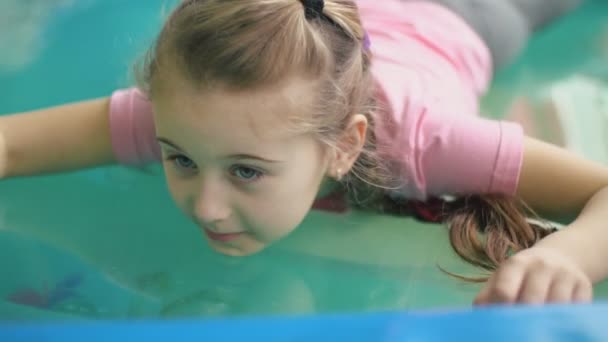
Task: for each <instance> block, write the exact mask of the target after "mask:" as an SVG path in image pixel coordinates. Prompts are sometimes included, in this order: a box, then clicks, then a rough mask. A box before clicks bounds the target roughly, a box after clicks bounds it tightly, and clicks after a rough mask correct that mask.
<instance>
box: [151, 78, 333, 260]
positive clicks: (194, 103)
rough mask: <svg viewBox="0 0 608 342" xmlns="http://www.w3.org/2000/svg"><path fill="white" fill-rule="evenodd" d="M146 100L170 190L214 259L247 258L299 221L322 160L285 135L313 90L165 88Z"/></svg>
mask: <svg viewBox="0 0 608 342" xmlns="http://www.w3.org/2000/svg"><path fill="white" fill-rule="evenodd" d="M159 88H160V89H159V91H158V96H156V97H155V98H154V99H153V101H152V102H153V105H154V117H155V123H156V133H157V138H158V141H159V142H160V145H161V148H162V154H163V160H164V162H163V165H164V169H165V174H166V178H167V183H168V185H169V190H170V192H171V194H172V196H173V198H174V200H175V202H176V203H177V205H178V206H179V207H180V208H181V210H182V211H183V212H184V213H186V215H188V216H189V217H191V218H192V220H193V221H194V222H195V223H196V224H197V225H198V226H199V227H200V229H201V232H202V233H203V236H205V237H206V238H207V241H208V242H209V244H210V246H211V247H212V248H213V249H215V250H216V251H218V252H220V253H224V254H228V255H235V256H236V255H248V254H252V253H255V252H257V251H259V250H261V249H263V248H264V247H265V246H266V245H268V244H270V243H271V242H273V241H275V240H277V239H280V238H281V237H283V236H285V235H287V234H288V233H289V232H291V231H292V230H293V229H294V228H295V227H296V226H297V225H298V224H300V222H302V220H303V219H304V217H305V216H306V214H307V212H308V211H309V210H310V208H311V206H312V203H313V201H314V200H315V197H316V195H317V193H318V191H319V188H320V185H321V183H322V181H323V179H324V178H325V175H326V171H327V169H328V165H329V158H328V157H327V153H325V149H324V147H323V146H322V145H321V144H320V143H319V142H318V141H317V140H315V139H314V138H313V137H312V136H311V135H307V134H298V133H295V132H294V131H293V130H290V129H289V126H288V119H293V118H294V117H297V116H302V115H305V114H304V113H303V112H302V111H303V110H302V108H309V107H310V105H311V100H312V96H311V94H312V89H313V88H312V83H310V82H307V81H304V80H300V79H293V80H291V81H290V82H287V83H286V84H285V85H283V86H281V87H276V88H271V89H265V90H259V91H242V92H230V91H226V90H222V89H217V90H209V89H205V90H197V89H196V88H195V87H193V86H191V85H190V84H189V83H188V82H186V81H183V80H178V79H171V80H165V82H164V83H163V85H162V86H161V87H159Z"/></svg>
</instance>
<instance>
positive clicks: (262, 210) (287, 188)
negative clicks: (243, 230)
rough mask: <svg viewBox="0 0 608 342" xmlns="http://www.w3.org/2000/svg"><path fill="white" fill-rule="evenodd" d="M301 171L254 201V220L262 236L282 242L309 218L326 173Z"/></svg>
mask: <svg viewBox="0 0 608 342" xmlns="http://www.w3.org/2000/svg"><path fill="white" fill-rule="evenodd" d="M311 166H312V165H309V167H308V168H305V169H297V170H294V171H292V172H290V174H289V175H285V177H284V178H283V179H282V180H281V181H280V182H277V183H276V184H275V185H274V186H273V187H272V188H273V191H269V192H268V193H267V194H265V195H264V196H261V197H260V198H258V200H257V201H252V202H250V203H251V206H250V209H252V210H251V211H250V213H251V214H252V215H253V216H251V217H256V218H257V220H256V222H255V224H254V225H255V226H256V227H257V230H258V231H259V234H260V235H263V236H266V237H269V238H278V237H282V236H284V235H286V234H287V233H289V232H291V231H292V230H294V229H295V228H296V227H297V226H298V225H299V224H300V223H301V222H302V220H303V219H304V218H305V217H306V214H307V213H308V212H309V211H310V208H311V206H312V204H313V202H314V200H315V198H316V195H317V192H318V189H319V186H320V184H321V181H322V178H323V173H322V172H319V171H318V169H317V168H314V167H311Z"/></svg>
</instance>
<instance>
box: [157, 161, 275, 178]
mask: <svg viewBox="0 0 608 342" xmlns="http://www.w3.org/2000/svg"><path fill="white" fill-rule="evenodd" d="M180 158H185V159H188V160H189V161H190V162H191V163H192V164H193V165H195V166H194V167H191V168H189V167H184V166H181V165H179V164H178V162H177V161H178V160H179V159H180ZM166 159H167V160H168V161H170V162H171V163H172V164H173V167H175V168H176V169H178V170H184V169H186V170H196V169H197V168H198V167H196V164H194V161H192V159H190V158H188V157H186V156H184V155H181V154H176V155H170V156H168V157H167V158H166ZM239 170H241V171H242V170H247V171H253V172H254V173H255V176H254V177H252V178H250V179H247V178H242V177H238V176H237V175H236V173H237V172H238V171H239ZM229 172H230V175H231V176H233V177H235V178H237V179H238V180H239V181H241V182H244V183H253V182H256V181H259V180H260V179H261V178H263V177H264V176H265V175H266V172H264V171H262V170H260V169H258V168H254V167H251V166H247V165H240V164H237V165H233V166H231V167H230V170H229Z"/></svg>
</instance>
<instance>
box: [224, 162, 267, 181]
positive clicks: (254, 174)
mask: <svg viewBox="0 0 608 342" xmlns="http://www.w3.org/2000/svg"><path fill="white" fill-rule="evenodd" d="M231 173H232V174H233V175H234V176H235V177H237V178H239V179H241V180H243V181H246V182H252V181H255V180H258V179H259V178H261V177H262V176H263V175H264V173H263V172H261V171H258V170H256V169H253V168H250V167H247V166H235V167H233V168H232V170H231Z"/></svg>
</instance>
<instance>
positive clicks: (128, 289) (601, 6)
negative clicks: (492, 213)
mask: <svg viewBox="0 0 608 342" xmlns="http://www.w3.org/2000/svg"><path fill="white" fill-rule="evenodd" d="M164 4H166V1H160V0H145V1H144V0H140V1H130V2H128V3H127V2H124V1H120V0H103V1H102V0H84V1H71V0H63V1H60V0H39V1H29V2H22V1H18V0H14V1H4V2H2V4H0V13H16V14H17V15H16V16H15V18H18V19H16V20H15V21H14V25H11V26H9V27H10V29H9V31H8V32H7V31H4V32H1V33H0V51H2V53H1V54H0V113H10V112H18V111H24V110H28V109H33V108H38V107H41V106H49V105H54V104H60V103H64V102H67V101H75V100H80V99H85V98H91V97H98V96H107V95H108V94H109V93H110V92H111V91H112V90H114V89H116V88H118V87H124V86H128V85H129V84H130V82H131V81H130V66H131V64H132V62H133V61H134V59H135V58H137V57H138V56H140V55H141V54H142V53H143V51H144V49H145V47H146V46H147V44H148V43H149V42H150V41H151V39H152V37H153V36H154V34H155V32H156V31H157V30H158V28H159V25H160V22H161V17H162V15H161V8H162V7H163V5H164ZM606 19H608V8H607V6H606V4H605V3H603V2H602V1H590V2H589V3H588V4H587V5H586V6H585V7H584V8H582V9H581V10H580V11H578V12H577V13H575V14H573V15H572V16H571V17H569V18H567V19H565V20H563V21H562V22H560V23H558V24H557V25H555V26H554V27H552V29H550V30H548V31H546V32H544V33H542V34H540V35H539V36H537V37H536V38H535V39H534V40H533V41H532V44H531V46H530V47H529V48H528V49H527V51H526V52H525V54H524V56H523V57H522V59H521V61H520V62H518V63H516V64H514V65H513V66H512V67H510V68H509V69H508V70H506V71H504V72H502V73H501V74H500V75H499V76H498V78H497V81H496V84H495V86H494V88H493V90H492V92H491V93H490V94H489V96H488V97H487V98H486V99H485V100H484V109H485V110H486V112H487V113H488V115H493V116H500V113H502V112H503V111H504V110H505V109H506V107H507V104H508V102H509V101H510V99H512V98H513V97H514V96H515V95H518V94H528V95H529V94H533V93H535V92H536V91H537V89H539V88H541V87H545V86H547V85H550V84H552V83H553V82H557V81H559V80H561V79H563V78H565V77H567V76H568V75H571V74H574V73H579V72H583V73H586V74H589V75H591V76H593V77H597V78H605V77H606V76H608V72H607V69H606V65H607V64H606V63H605V60H606V54H608V34H604V32H608V31H606V28H608V24H607V23H608V21H607V20H606ZM604 37H605V38H604ZM15 42H22V43H20V44H17V45H15ZM49 153H52V147H49ZM437 264H440V265H441V266H443V267H445V268H448V269H449V270H452V271H455V272H465V273H473V274H474V272H475V270H474V269H472V268H470V267H469V266H467V265H465V264H463V263H462V262H460V261H459V260H458V259H457V258H456V257H455V256H454V255H453V253H452V252H451V250H450V249H449V247H448V242H447V236H446V232H445V228H443V227H441V226H437V225H425V224H420V223H417V222H414V221H412V220H410V219H407V218H398V217H389V216H380V215H370V214H363V213H356V212H355V213H351V214H348V215H346V216H336V215H330V214H326V213H312V214H310V215H309V217H308V218H307V219H306V221H305V222H304V223H303V224H302V226H301V227H300V228H299V229H298V230H297V231H296V232H295V233H294V234H293V235H291V236H290V237H288V238H287V239H285V240H284V241H281V242H280V243H278V244H276V245H275V246H273V247H272V248H270V249H268V250H267V251H265V252H263V253H261V254H259V255H256V256H253V257H249V258H237V259H235V258H229V257H223V256H220V255H217V254H215V253H213V252H212V251H210V250H209V248H208V247H207V245H206V243H205V242H204V240H203V239H202V237H201V236H200V233H199V230H198V229H197V228H196V227H195V226H193V225H192V224H191V223H190V222H188V221H187V220H186V219H185V218H183V217H182V216H181V214H180V213H179V212H178V211H177V209H176V208H175V207H174V205H173V203H172V202H171V200H170V198H169V195H168V193H167V191H166V189H165V185H164V184H163V177H162V171H161V170H160V169H159V168H151V169H149V170H146V171H145V172H142V171H136V170H129V169H126V168H122V167H108V168H100V169H94V170H88V171H83V172H76V173H71V174H63V175H54V176H44V177H36V178H28V179H14V180H8V181H2V182H1V183H0V277H1V279H2V281H0V298H3V300H0V318H6V319H19V320H52V319H75V318H141V317H163V318H168V317H184V316H197V317H218V316H220V317H225V316H234V315H267V314H300V313H320V312H344V311H348V312H361V311H377V310H387V309H391V310H392V309H421V308H433V309H444V308H452V307H465V306H468V305H470V303H471V301H472V299H473V297H474V296H475V294H476V291H477V290H478V286H477V285H471V284H464V283H462V282H459V281H457V280H454V279H451V278H449V277H447V276H445V275H443V274H442V273H441V272H440V271H439V270H438V269H437V267H436V265H437ZM596 297H597V298H599V299H601V298H604V299H605V298H608V286H606V285H601V286H598V287H597V288H596ZM15 302H22V303H23V302H27V303H29V305H21V304H15Z"/></svg>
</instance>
